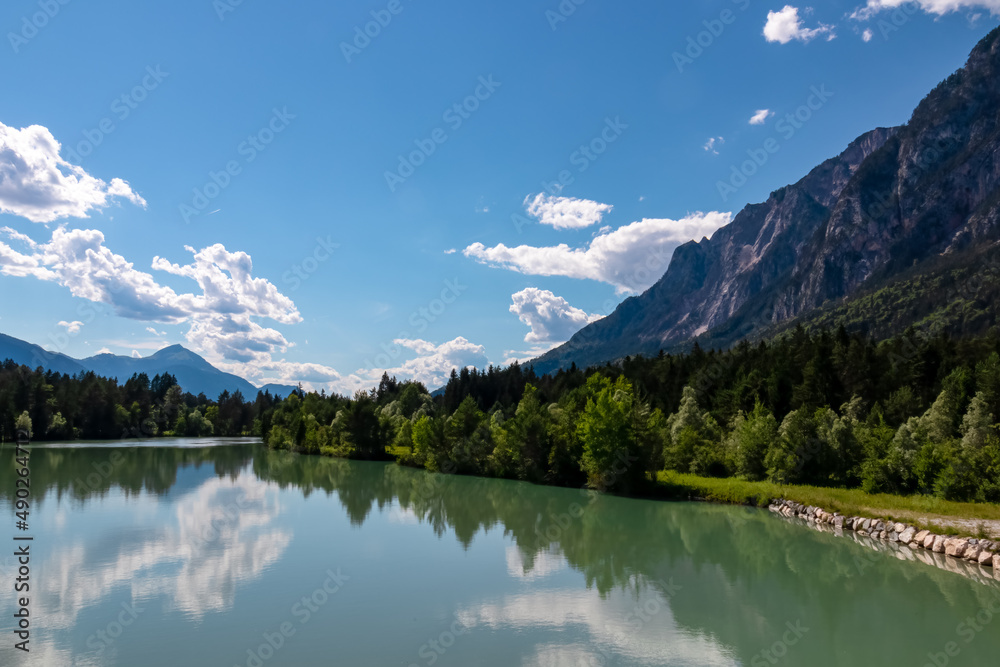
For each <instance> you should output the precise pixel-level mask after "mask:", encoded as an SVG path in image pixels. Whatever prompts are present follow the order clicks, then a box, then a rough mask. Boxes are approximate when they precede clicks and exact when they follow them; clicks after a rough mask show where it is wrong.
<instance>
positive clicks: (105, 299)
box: [0, 227, 488, 393]
mask: <svg viewBox="0 0 1000 667" xmlns="http://www.w3.org/2000/svg"><path fill="white" fill-rule="evenodd" d="M0 234H3V235H5V236H7V237H8V238H9V239H11V240H12V241H14V242H17V243H20V244H21V245H22V246H27V248H25V249H22V250H20V251H19V250H15V249H14V248H12V247H11V246H10V245H8V244H7V243H4V242H0V274H2V275H9V276H20V277H34V278H37V279H39V280H45V281H49V282H54V283H57V284H59V285H61V286H63V287H66V288H67V289H69V291H70V292H71V293H72V294H73V295H74V296H77V297H80V298H84V299H88V300H90V301H94V302H98V303H104V304H107V305H109V306H111V308H112V310H113V311H114V312H115V313H116V314H117V315H119V316H121V317H124V318H127V319H132V320H138V321H143V322H149V323H161V324H187V325H188V331H187V333H186V335H185V337H186V339H187V342H188V344H189V345H190V347H192V348H193V349H194V350H196V351H198V352H199V353H201V354H203V355H204V356H205V357H206V358H207V359H208V361H209V362H211V363H212V364H214V365H215V366H216V367H218V368H220V369H222V370H224V371H227V372H230V373H234V374H236V375H239V376H241V377H245V378H247V379H248V380H250V381H252V382H255V383H257V384H258V385H261V384H266V383H272V382H273V383H279V384H296V383H299V382H301V383H302V384H303V386H304V387H305V388H306V389H316V390H318V389H320V388H326V389H330V390H334V391H340V392H342V393H352V392H353V390H355V389H359V388H370V387H371V386H373V384H374V383H377V382H378V378H379V377H381V375H382V371H383V369H378V370H377V371H375V370H370V371H359V372H357V373H355V374H353V375H350V376H347V377H345V376H342V375H341V374H340V373H339V372H337V370H336V369H334V368H330V367H328V366H324V365H322V364H313V363H298V362H293V361H287V360H286V359H285V358H284V355H285V354H286V353H287V351H288V350H289V349H290V348H291V347H292V344H291V343H290V342H289V341H288V340H286V338H285V337H284V335H283V334H282V333H280V332H279V331H277V330H275V329H272V328H268V327H266V326H263V325H262V324H261V323H260V322H259V321H258V320H273V321H275V322H278V323H280V324H296V323H298V322H301V321H302V317H301V315H300V314H299V312H298V310H297V309H296V307H295V304H294V303H293V302H292V300H291V299H289V298H288V297H287V296H285V295H284V294H282V293H281V292H279V291H278V289H277V288H276V287H275V286H274V285H273V284H271V283H270V282H268V281H267V280H264V279H262V278H255V277H254V276H253V262H252V260H251V258H250V256H249V255H248V254H246V253H243V252H230V251H228V250H227V249H226V248H225V246H223V245H220V244H216V245H212V246H209V247H207V248H203V249H201V250H195V249H194V248H191V247H185V250H187V251H188V252H189V253H191V255H192V258H191V261H190V262H188V263H173V262H170V261H168V260H166V259H163V258H161V257H155V258H154V259H153V261H152V264H151V268H152V269H153V270H154V271H162V272H164V273H168V274H171V275H174V276H179V277H183V278H187V279H189V280H191V281H193V282H194V283H195V284H197V286H198V288H199V289H198V290H195V291H192V292H187V293H178V292H177V291H175V290H173V289H171V288H170V287H167V286H164V285H162V284H160V283H159V282H157V280H156V278H154V276H153V275H151V274H150V273H147V272H144V271H140V270H138V269H136V268H135V266H134V265H133V264H132V263H131V262H129V261H127V260H126V259H125V258H124V257H122V256H121V255H117V254H115V253H114V252H112V251H111V250H110V249H108V248H107V247H105V246H104V241H105V239H104V235H103V234H102V233H101V232H100V231H97V230H73V231H68V230H66V229H65V228H64V227H60V228H58V229H56V230H54V231H53V232H52V238H51V239H50V240H49V241H48V242H47V243H35V242H34V241H32V240H31V239H30V238H29V237H27V236H24V235H20V234H18V233H17V232H15V231H14V230H12V229H10V228H0ZM60 326H63V327H65V328H66V329H67V331H69V332H70V333H75V331H74V330H79V327H81V326H83V323H81V322H60ZM146 331H148V332H149V333H151V334H154V335H156V336H162V335H165V332H161V331H158V330H157V329H156V328H155V327H153V326H149V327H147V328H146ZM116 344H117V345H120V346H126V345H130V346H131V347H134V348H136V349H135V350H132V354H133V356H134V355H135V354H138V352H137V350H138V349H146V348H147V347H148V348H149V349H153V348H156V347H159V343H157V342H150V343H148V344H139V345H137V344H135V343H131V344H130V343H126V342H124V341H123V342H121V343H116ZM395 344H396V345H397V346H399V347H400V348H401V349H403V350H409V351H410V352H411V353H412V355H413V356H414V358H411V359H409V360H406V361H403V362H402V363H401V364H400V365H399V366H397V367H396V368H387V369H384V370H386V371H388V372H389V373H390V374H393V375H396V376H397V377H399V378H400V379H416V380H419V381H421V382H424V383H425V384H427V386H429V387H432V388H433V387H438V386H441V385H443V384H445V383H446V382H447V380H448V376H449V374H450V373H451V369H452V368H464V367H466V366H485V365H486V364H487V363H488V361H487V358H486V350H485V348H484V347H483V346H481V345H475V344H473V343H470V342H469V341H468V340H466V339H465V338H455V339H454V340H452V341H449V342H447V343H443V344H441V345H434V344H432V343H429V342H427V341H423V340H408V339H400V340H397V341H395ZM126 349H129V348H126ZM101 353H110V351H109V350H108V349H107V348H102V350H101V351H100V352H99V354H101ZM403 356H405V354H401V355H400V357H403Z"/></svg>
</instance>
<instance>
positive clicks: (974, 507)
mask: <svg viewBox="0 0 1000 667" xmlns="http://www.w3.org/2000/svg"><path fill="white" fill-rule="evenodd" d="M657 479H658V481H659V485H660V489H661V491H662V495H663V497H667V498H675V499H679V498H704V499H705V500H710V501H714V502H722V503H734V504H740V505H757V506H761V507H763V506H765V505H766V504H767V502H768V501H769V500H770V499H772V498H784V499H787V500H792V501H795V502H798V503H802V504H803V505H815V506H817V507H822V508H823V509H825V510H827V511H830V512H840V513H841V514H843V515H845V516H864V517H872V518H888V519H892V520H893V521H900V522H903V523H908V524H911V525H914V526H919V527H921V528H926V529H928V530H933V531H935V532H938V533H948V532H951V533H962V534H973V535H975V534H976V533H977V532H981V533H984V534H983V536H984V537H985V536H986V535H985V533H992V534H993V535H996V534H997V533H998V531H1000V505H992V504H983V503H956V502H950V501H947V500H941V499H940V498H934V497H932V496H894V495H890V494H885V493H882V494H871V493H865V492H864V491H861V490H860V489H831V488H823V487H816V486H797V485H781V484H774V483H772V482H747V481H743V480H738V479H732V478H729V479H716V478H710V477H698V476H696V475H686V474H681V473H677V472H673V471H664V472H660V473H659V474H658V475H657ZM980 524H982V526H981V528H980Z"/></svg>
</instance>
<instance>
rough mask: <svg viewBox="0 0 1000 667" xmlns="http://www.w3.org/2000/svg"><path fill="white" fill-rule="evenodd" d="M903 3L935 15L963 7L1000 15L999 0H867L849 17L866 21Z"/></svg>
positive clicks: (941, 14) (955, 10)
mask: <svg viewBox="0 0 1000 667" xmlns="http://www.w3.org/2000/svg"><path fill="white" fill-rule="evenodd" d="M904 5H905V6H907V7H914V6H915V7H919V8H920V9H922V10H923V11H925V12H927V13H928V14H935V15H937V16H943V15H944V14H948V13H950V12H957V11H960V10H963V9H986V10H988V11H989V12H990V13H991V14H993V15H994V16H996V15H1000V0H868V2H867V4H865V6H864V7H861V8H859V9H856V10H855V11H854V12H853V13H852V14H851V18H852V19H855V20H858V21H866V20H868V19H870V18H871V17H872V16H874V15H875V14H878V13H879V12H883V11H886V10H889V9H897V8H899V7H902V6H904ZM866 41H867V40H866Z"/></svg>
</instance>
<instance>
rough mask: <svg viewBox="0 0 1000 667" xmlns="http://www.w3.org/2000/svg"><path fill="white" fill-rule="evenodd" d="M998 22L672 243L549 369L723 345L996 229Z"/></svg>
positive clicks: (545, 359)
mask: <svg viewBox="0 0 1000 667" xmlns="http://www.w3.org/2000/svg"><path fill="white" fill-rule="evenodd" d="M998 211H1000V29H997V30H994V31H993V32H992V33H991V34H990V35H988V36H987V37H986V38H985V39H983V41H982V42H980V44H979V45H977V47H976V48H975V49H974V51H973V53H972V55H971V56H970V59H969V61H968V63H967V64H966V66H965V67H964V68H963V69H961V70H959V71H958V72H956V73H955V74H953V75H952V76H951V77H949V79H948V80H947V81H945V82H943V83H941V84H940V85H939V86H938V87H937V88H936V89H935V90H934V91H933V92H932V93H931V94H930V95H928V96H927V98H925V99H924V101H923V102H921V104H920V105H919V106H918V107H917V109H916V110H915V111H914V113H913V116H912V118H911V119H910V121H909V122H908V123H907V124H906V125H904V126H903V127H900V128H879V129H876V130H873V131H871V132H868V133H867V134H865V135H863V136H861V137H859V138H858V139H857V140H855V141H854V142H853V143H851V145H850V146H848V148H847V149H846V150H845V151H844V152H843V153H842V154H840V155H839V156H837V157H835V158H833V159H831V160H827V161H826V162H824V163H823V164H821V165H820V166H818V167H816V168H815V169H814V170H813V171H811V172H810V173H809V174H808V175H807V176H806V177H805V178H803V179H802V180H801V181H799V182H798V183H796V184H794V185H791V186H788V187H785V188H782V189H780V190H778V191H776V192H774V193H772V195H771V197H770V198H769V199H768V200H767V201H766V202H764V203H762V204H755V205H751V206H747V207H746V208H745V209H744V210H743V211H741V212H740V213H739V214H738V215H737V216H736V218H735V219H734V220H733V222H732V223H731V224H729V225H728V226H726V227H724V228H722V229H720V230H718V231H717V232H716V233H715V235H714V236H713V237H712V238H711V239H710V240H708V239H705V240H702V241H701V242H691V243H688V244H686V245H683V246H681V247H680V248H678V249H677V251H676V252H675V254H674V256H673V259H672V260H671V263H670V267H669V268H668V270H667V272H666V274H665V275H664V276H663V278H661V279H660V281H659V282H657V283H656V284H655V285H653V287H651V288H650V289H649V290H648V291H646V292H645V293H644V294H642V295H641V296H637V297H634V298H631V299H628V300H626V301H625V302H624V303H623V304H621V306H619V308H618V309H617V310H616V311H615V312H614V313H612V314H611V315H610V316H608V317H607V318H605V319H603V320H600V321H598V322H595V323H594V324H591V325H590V326H588V327H586V328H585V329H583V330H582V331H580V332H579V333H578V334H577V335H576V336H574V337H573V338H572V339H571V340H570V341H569V342H568V343H566V344H565V345H563V346H560V347H559V348H556V349H555V350H553V351H551V352H549V353H547V354H546V355H544V356H542V357H541V358H540V359H538V360H537V361H536V362H535V366H536V370H539V371H541V372H547V371H550V370H553V369H555V368H558V367H563V366H567V365H569V364H570V363H571V362H576V363H577V364H578V365H581V366H582V365H589V364H593V363H600V362H604V361H610V360H614V359H616V358H619V357H621V356H624V355H626V354H638V353H642V354H655V353H656V352H658V351H659V350H660V349H664V348H667V349H669V348H672V347H675V346H677V345H679V344H683V343H685V342H686V341H690V340H691V339H694V338H696V337H699V336H703V337H705V339H706V340H710V341H712V342H713V343H714V344H731V343H733V342H735V341H736V340H739V339H740V338H743V337H746V336H750V335H753V333H754V332H756V331H760V330H761V329H763V328H767V327H771V326H774V325H775V324H778V323H781V322H784V321H787V320H789V319H790V318H794V317H797V316H801V315H803V314H805V313H808V312H810V311H811V310H813V309H816V308H818V307H819V306H822V305H823V304H824V303H827V302H829V301H831V300H837V299H843V298H845V297H846V298H850V296H851V295H852V294H854V293H855V292H856V291H858V290H859V289H860V288H861V287H862V286H864V285H866V284H870V283H871V282H872V281H873V280H884V279H885V278H886V277H891V276H892V275H893V274H895V273H898V272H900V271H903V270H904V269H912V267H913V266H914V265H915V264H917V265H919V264H920V263H921V262H923V261H925V260H928V259H930V258H934V257H939V256H941V255H942V254H949V253H951V254H958V255H960V254H961V253H964V252H967V251H969V250H971V249H974V248H976V247H979V246H981V245H982V244H984V243H987V242H990V241H991V240H992V239H993V238H994V237H995V236H996V235H997V230H998V228H1000V212H998Z"/></svg>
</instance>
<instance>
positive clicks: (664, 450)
mask: <svg viewBox="0 0 1000 667" xmlns="http://www.w3.org/2000/svg"><path fill="white" fill-rule="evenodd" d="M998 414H1000V333H998V332H997V331H996V330H995V329H993V330H990V331H989V333H987V334H986V335H984V336H980V337H976V338H969V339H963V340H956V339H952V338H950V337H949V336H948V335H947V334H939V335H935V336H926V335H921V334H918V333H917V332H916V331H915V330H908V331H907V332H905V333H904V334H903V335H900V336H897V337H894V338H891V339H889V340H886V341H883V342H879V343H876V342H874V341H872V340H869V339H866V338H864V337H863V336H861V335H851V334H848V333H847V332H846V330H844V329H843V328H840V329H839V330H837V331H822V332H808V331H806V330H805V329H803V328H801V327H800V328H796V329H795V330H793V331H791V332H789V333H788V334H787V335H784V336H782V337H780V338H778V339H776V340H773V341H771V342H761V343H757V344H750V343H747V342H744V343H741V344H740V345H738V346H736V347H735V348H733V349H731V350H728V351H705V350H703V349H701V348H699V347H697V346H695V348H694V349H693V350H692V351H691V352H690V353H687V354H682V355H669V354H664V353H661V354H660V355H659V356H657V357H655V358H641V357H636V358H625V359H624V360H623V361H622V362H621V363H620V364H617V365H611V364H608V365H605V366H603V367H596V368H591V369H588V370H582V369H578V368H575V367H572V368H570V369H568V370H563V371H560V372H558V373H555V374H552V375H548V376H543V377H538V376H536V375H535V374H534V373H533V372H532V370H531V369H530V368H528V369H525V368H523V367H521V366H518V365H513V366H511V367H509V368H505V369H497V368H492V367H491V368H489V369H487V370H485V371H476V370H469V369H465V370H462V371H461V372H460V373H457V372H453V373H452V376H451V379H450V381H449V382H448V385H447V386H446V388H445V390H444V392H443V394H441V395H439V396H437V397H432V396H431V395H430V394H429V393H428V392H427V390H426V388H425V387H423V386H422V385H420V384H418V383H414V382H397V381H396V380H395V379H393V378H389V377H388V376H384V377H383V378H382V381H381V382H380V384H379V386H378V387H377V388H375V389H373V390H371V391H364V392H359V393H357V394H356V395H355V396H354V397H353V398H351V399H347V398H344V397H341V396H321V395H318V394H308V395H305V394H302V393H297V394H294V395H292V396H290V397H289V398H288V399H286V400H285V401H283V402H282V403H280V404H279V405H277V406H276V408H275V410H274V412H273V415H272V414H269V415H268V416H269V417H270V424H269V428H265V429H264V431H263V433H264V434H265V439H266V442H267V443H268V444H269V445H270V446H271V447H272V448H276V449H293V450H297V451H302V452H306V453H321V454H326V455H331V456H349V457H357V458H382V457H386V456H388V455H389V454H388V453H392V454H393V455H395V456H397V457H398V459H399V461H400V462H401V463H404V464H407V465H412V466H417V467H424V468H427V469H428V470H439V471H445V472H455V473H461V474H472V475H486V476H497V477H505V478H512V479H521V480H527V481H532V482H537V483H547V484H556V485H566V486H571V485H572V486H582V485H589V486H591V487H593V488H598V489H606V490H611V491H617V492H623V493H642V492H643V490H644V488H646V486H647V485H648V484H651V483H652V480H653V479H655V473H656V472H657V471H659V470H663V469H672V470H678V471H684V472H691V473H696V474H699V475H705V476H716V477H726V476H735V477H739V478H742V479H748V480H762V479H769V480H772V481H776V482H779V483H802V484H813V485H819V486H839V487H862V488H863V489H865V490H866V491H870V492H889V493H898V494H911V493H921V494H934V495H937V496H940V497H943V498H947V499H952V500H975V501H990V502H997V501H1000V433H998V425H997V424H996V419H995V416H996V415H998Z"/></svg>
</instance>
